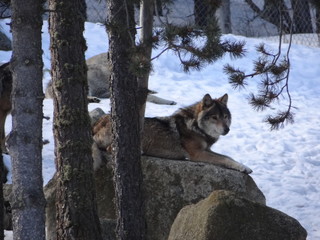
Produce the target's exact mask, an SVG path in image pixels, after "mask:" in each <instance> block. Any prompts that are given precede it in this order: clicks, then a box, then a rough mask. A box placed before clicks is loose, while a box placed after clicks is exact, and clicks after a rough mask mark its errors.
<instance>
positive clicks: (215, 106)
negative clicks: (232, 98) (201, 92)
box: [197, 94, 231, 138]
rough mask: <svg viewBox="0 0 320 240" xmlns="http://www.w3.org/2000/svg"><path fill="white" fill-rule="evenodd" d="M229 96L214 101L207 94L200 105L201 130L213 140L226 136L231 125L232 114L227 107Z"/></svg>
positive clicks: (199, 122) (199, 121) (198, 120)
mask: <svg viewBox="0 0 320 240" xmlns="http://www.w3.org/2000/svg"><path fill="white" fill-rule="evenodd" d="M227 102H228V95H227V94H224V95H223V96H222V97H220V98H218V99H212V98H211V96H210V95H209V94H206V95H205V96H204V97H203V99H202V101H201V102H199V104H198V114H197V123H198V126H199V128H200V129H201V130H202V131H204V132H205V133H206V134H208V135H209V136H211V137H213V138H219V136H220V135H226V134H227V133H228V132H229V130H230V129H229V127H230V125H231V113H230V111H229V109H228V107H227Z"/></svg>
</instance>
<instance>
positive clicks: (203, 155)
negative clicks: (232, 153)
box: [190, 151, 252, 174]
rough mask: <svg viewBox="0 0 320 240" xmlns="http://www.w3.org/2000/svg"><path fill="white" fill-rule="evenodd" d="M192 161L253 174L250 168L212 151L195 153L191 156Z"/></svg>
mask: <svg viewBox="0 0 320 240" xmlns="http://www.w3.org/2000/svg"><path fill="white" fill-rule="evenodd" d="M190 160H192V161H200V162H208V163H213V164H216V165H219V166H223V167H226V168H230V169H234V170H237V171H240V172H243V173H246V174H250V173H252V170H251V169H250V168H249V167H247V166H245V165H243V164H241V163H239V162H237V161H235V160H233V159H232V158H230V157H228V156H225V155H222V154H219V153H215V152H212V151H199V152H196V153H193V154H192V155H190Z"/></svg>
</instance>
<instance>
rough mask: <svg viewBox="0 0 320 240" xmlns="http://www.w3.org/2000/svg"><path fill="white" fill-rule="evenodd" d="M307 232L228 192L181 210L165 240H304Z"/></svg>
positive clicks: (280, 215) (289, 219)
mask: <svg viewBox="0 0 320 240" xmlns="http://www.w3.org/2000/svg"><path fill="white" fill-rule="evenodd" d="M306 237H307V232H306V230H305V229H304V228H303V227H302V226H301V225H300V223H299V222H298V221H297V220H295V219H293V218H292V217H290V216H288V215H286V214H284V213H282V212H280V211H278V210H276V209H273V208H270V207H267V206H265V205H263V204H259V203H256V202H252V201H250V200H248V199H245V198H242V197H239V195H238V194H237V193H234V192H230V191H224V190H219V191H214V192H213V193H212V194H211V195H210V196H209V197H208V198H206V199H204V200H202V201H200V202H198V203H197V204H194V205H189V206H186V207H184V208H183V209H182V210H181V211H180V212H179V214H178V216H177V218H176V219H175V221H174V223H173V225H172V227H171V231H170V235H169V238H168V240H194V239H197V240H221V239H223V240H234V239H245V240H270V239H272V240H283V239H290V240H304V239H306Z"/></svg>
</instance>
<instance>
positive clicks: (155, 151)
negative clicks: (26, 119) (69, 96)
mask: <svg viewBox="0 0 320 240" xmlns="http://www.w3.org/2000/svg"><path fill="white" fill-rule="evenodd" d="M227 102H228V95H227V94H225V95H223V96H222V97H220V98H217V99H212V97H211V96H210V95H209V94H206V95H204V97H203V98H202V100H201V101H199V102H196V103H194V104H192V105H190V106H188V107H185V108H181V109H179V110H178V111H176V112H175V113H174V114H173V115H171V116H167V117H155V118H145V122H144V129H143V139H142V151H143V154H145V155H148V156H154V157H160V158H169V159H175V160H190V161H196V162H207V163H212V164H216V165H219V166H222V167H226V168H229V169H233V170H237V171H240V172H243V173H246V174H250V173H251V172H252V170H251V169H250V168H249V167H247V166H245V165H243V164H241V163H239V162H236V161H235V160H233V159H232V158H231V157H228V156H225V155H222V154H219V153H215V152H213V151H211V150H210V148H211V146H212V145H213V144H214V143H215V142H217V141H218V139H219V137H220V136H221V135H223V136H224V135H226V134H228V132H229V130H230V125H231V113H230V111H229V109H228V107H227ZM92 132H93V140H94V144H93V159H94V169H98V168H99V166H100V165H101V164H102V162H103V160H102V159H103V158H102V155H103V152H107V153H110V149H111V142H112V139H111V118H110V115H104V116H102V117H101V118H100V119H99V120H98V121H97V122H96V123H95V124H94V126H93V130H92Z"/></svg>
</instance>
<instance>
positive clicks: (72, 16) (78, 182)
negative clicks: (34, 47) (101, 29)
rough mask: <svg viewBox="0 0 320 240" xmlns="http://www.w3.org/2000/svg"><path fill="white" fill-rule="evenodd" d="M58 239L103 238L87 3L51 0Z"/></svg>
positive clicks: (77, 0)
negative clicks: (87, 56) (91, 109)
mask: <svg viewBox="0 0 320 240" xmlns="http://www.w3.org/2000/svg"><path fill="white" fill-rule="evenodd" d="M49 8H50V10H51V13H50V17H49V28H50V39H51V71H52V80H53V84H52V86H53V95H54V99H53V100H54V138H55V155H56V166H57V175H58V181H57V189H56V216H57V239H58V240H60V239H61V240H62V239H63V240H65V239H77V240H101V239H102V237H101V229H100V223H99V218H98V215H97V206H96V201H95V187H94V180H93V161H92V154H91V145H92V134H91V130H90V118H89V114H88V109H87V108H88V106H87V105H88V102H87V77H86V76H87V70H86V64H85V56H84V52H85V50H86V42H85V39H84V37H83V31H84V21H85V12H86V5H85V1H84V0H50V1H49Z"/></svg>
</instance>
